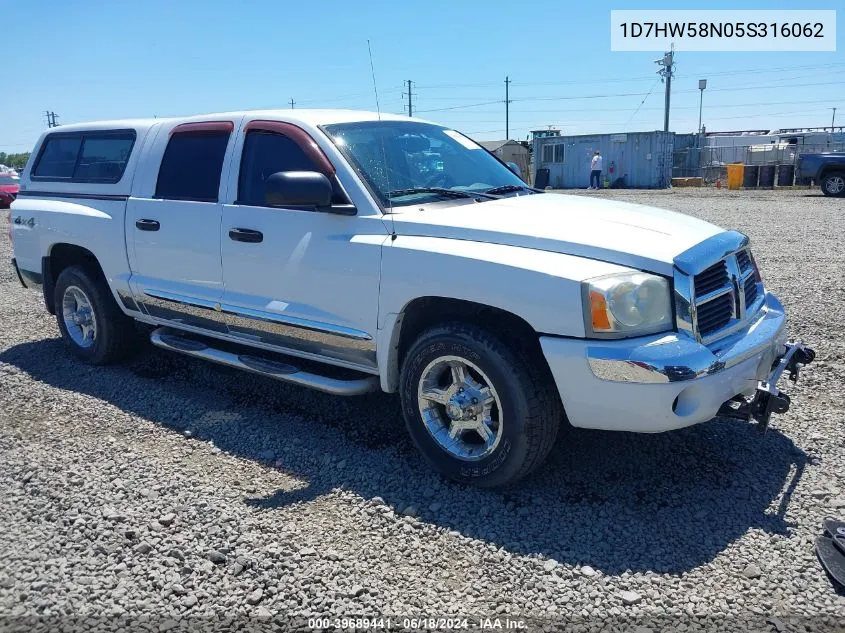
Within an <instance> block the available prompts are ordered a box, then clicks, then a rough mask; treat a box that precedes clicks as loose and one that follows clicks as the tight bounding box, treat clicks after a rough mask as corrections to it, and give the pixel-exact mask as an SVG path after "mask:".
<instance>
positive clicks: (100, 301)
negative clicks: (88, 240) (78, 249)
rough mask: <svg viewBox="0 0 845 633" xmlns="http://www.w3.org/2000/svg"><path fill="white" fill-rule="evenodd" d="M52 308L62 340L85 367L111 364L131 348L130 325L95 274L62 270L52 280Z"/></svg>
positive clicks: (78, 268)
mask: <svg viewBox="0 0 845 633" xmlns="http://www.w3.org/2000/svg"><path fill="white" fill-rule="evenodd" d="M55 306H56V321H57V322H58V325H59V330H60V331H61V333H62V338H63V339H64V341H65V343H66V344H67V346H68V347H69V348H70V350H71V352H73V353H74V355H76V356H77V357H79V358H81V359H82V360H84V361H85V362H86V363H90V364H92V365H105V364H107V363H112V362H115V361H117V360H120V359H121V358H123V357H124V356H126V354H127V353H128V352H129V351H131V350H132V349H133V348H134V346H135V343H136V341H137V334H136V332H135V326H134V322H133V320H132V319H130V318H129V317H127V316H126V315H125V314H123V312H121V311H120V308H119V307H118V306H117V303H116V302H115V300H114V298H113V297H112V295H111V292H110V291H109V288H108V286H107V285H106V282H105V279H103V278H102V275H100V274H99V273H98V271H95V270H92V269H91V268H87V267H82V266H70V267H68V268H65V269H64V270H63V271H62V272H61V273H60V274H59V278H58V279H57V280H56V289H55Z"/></svg>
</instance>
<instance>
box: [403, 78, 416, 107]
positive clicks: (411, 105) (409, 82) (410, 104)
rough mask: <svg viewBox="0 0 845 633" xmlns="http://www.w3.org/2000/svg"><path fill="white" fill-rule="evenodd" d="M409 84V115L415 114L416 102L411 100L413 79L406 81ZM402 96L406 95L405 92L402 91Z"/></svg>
mask: <svg viewBox="0 0 845 633" xmlns="http://www.w3.org/2000/svg"><path fill="white" fill-rule="evenodd" d="M405 83H406V84H408V116H414V104H413V103H412V102H411V80H410V79H409V80H408V81H406V82H405ZM402 96H403V97H404V96H405V93H404V92H403V93H402Z"/></svg>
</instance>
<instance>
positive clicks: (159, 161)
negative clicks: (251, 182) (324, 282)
mask: <svg viewBox="0 0 845 633" xmlns="http://www.w3.org/2000/svg"><path fill="white" fill-rule="evenodd" d="M239 123H240V120H239V119H237V120H236V119H222V120H216V121H202V122H192V123H184V124H181V125H176V126H170V127H169V128H168V127H163V128H162V129H160V130H159V133H158V136H157V137H156V139H155V140H154V141H153V144H152V146H151V148H150V152H149V154H148V155H147V157H146V158H145V164H146V165H147V166H148V168H147V171H146V172H145V173H144V174H142V175H141V178H140V179H139V181H138V182H136V183H135V185H136V189H137V191H133V194H134V195H133V196H131V197H130V198H129V201H128V204H127V210H126V240H127V250H128V253H129V262H130V267H131V270H132V278H131V280H132V284H131V285H132V291H133V293H134V295H135V298H136V300H137V301H138V302H139V303H140V304H141V306H142V307H143V309H144V310H145V311H146V312H147V313H148V314H149V315H151V316H154V317H156V318H159V319H164V320H167V321H171V322H173V323H174V325H185V326H193V327H199V328H203V329H213V330H220V331H226V327H225V325H220V324H219V323H218V320H215V319H213V318H209V317H210V316H211V317H213V316H214V312H215V310H216V309H218V308H219V301H220V297H221V294H222V292H223V268H222V263H221V258H220V222H221V218H222V205H221V204H220V198H221V196H222V195H223V192H224V189H225V187H226V179H225V178H223V177H222V174H223V171H224V169H225V168H226V165H227V164H228V161H229V160H230V159H231V153H232V149H233V145H234V142H233V139H234V138H235V131H236V128H237V126H238V124H239Z"/></svg>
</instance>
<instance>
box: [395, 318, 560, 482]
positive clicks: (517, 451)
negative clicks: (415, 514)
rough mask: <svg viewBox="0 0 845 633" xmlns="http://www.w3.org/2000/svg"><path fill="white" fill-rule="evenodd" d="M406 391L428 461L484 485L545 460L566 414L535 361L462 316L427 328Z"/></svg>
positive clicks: (412, 353) (409, 360) (408, 368)
mask: <svg viewBox="0 0 845 633" xmlns="http://www.w3.org/2000/svg"><path fill="white" fill-rule="evenodd" d="M535 360H536V359H535ZM400 391H401V394H400V395H401V399H402V409H403V414H404V418H405V423H406V425H407V427H408V431H409V433H410V435H411V439H412V440H413V442H414V444H415V445H416V447H417V448H418V449H419V450H420V452H421V453H422V455H423V457H424V458H425V459H426V461H428V463H429V464H431V466H432V467H433V468H434V469H435V470H437V471H438V472H440V473H441V474H443V475H444V476H446V477H449V478H450V479H454V480H456V481H459V482H461V483H467V484H473V485H476V486H480V487H488V488H489V487H497V486H504V485H506V484H509V483H513V482H515V481H517V480H519V479H521V478H522V477H524V476H525V475H527V474H529V473H530V472H531V471H532V470H534V469H535V468H537V467H538V466H539V465H540V464H542V462H543V461H544V460H545V458H546V456H547V455H548V453H549V451H550V450H551V447H552V444H553V443H554V440H555V437H556V435H557V430H558V426H559V423H560V418H561V411H560V407H559V401H558V399H557V396H556V394H555V393H554V391H553V390H552V388H551V386H550V384H549V380H547V377H546V376H545V374H544V373H543V372H542V371H540V369H539V367H538V366H537V364H536V363H532V362H531V359H529V358H528V356H527V355H525V354H522V353H519V352H517V351H514V350H512V349H511V348H510V347H508V346H507V345H506V344H505V343H503V342H502V341H501V340H500V339H499V338H498V337H497V336H496V335H495V334H493V333H491V332H489V331H487V330H485V329H482V328H479V327H476V326H472V325H468V324H464V323H449V324H445V325H442V326H437V327H434V328H431V329H429V330H427V331H425V332H423V334H422V335H421V336H420V337H419V338H418V339H417V341H416V342H415V343H414V344H413V345H412V347H411V349H410V350H409V351H408V353H407V355H406V357H405V360H404V362H403V365H402V375H401V387H400Z"/></svg>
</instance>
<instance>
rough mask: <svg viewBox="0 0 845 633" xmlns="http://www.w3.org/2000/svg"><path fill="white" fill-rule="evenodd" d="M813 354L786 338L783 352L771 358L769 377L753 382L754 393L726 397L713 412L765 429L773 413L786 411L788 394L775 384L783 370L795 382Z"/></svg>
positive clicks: (805, 347) (811, 351) (814, 356)
mask: <svg viewBox="0 0 845 633" xmlns="http://www.w3.org/2000/svg"><path fill="white" fill-rule="evenodd" d="M815 358H816V353H815V352H814V351H813V350H812V349H811V348H809V347H807V346H806V345H804V344H803V343H802V342H801V341H792V340H790V341H787V343H786V352H785V353H784V354H783V355H782V356H781V357H780V358H778V359H777V360H776V361H775V362H774V364H773V365H772V371H771V373H770V374H769V377H768V378H767V379H766V380H761V381H759V382H758V383H757V390H756V392H755V393H754V396H752V397H751V399H747V398H744V397H742V396H737V397H735V398H733V399H732V400H729V401H728V402H726V403H724V404H723V405H722V407H721V408H720V409H719V412H718V413H717V415H720V416H724V417H730V418H734V419H738V420H745V421H748V422H750V421H751V420H752V419H753V420H756V422H757V429H758V430H759V431H760V432H761V433H763V432H765V431H766V429H767V428H768V426H769V421H770V419H771V416H772V414H773V413H786V412H787V411H788V410H789V404H790V400H789V396H788V395H787V394H786V393H784V392H783V391H781V390H779V389H778V388H777V384H778V381H779V380H780V377H781V375H782V374H783V372H785V371H787V372H789V379H790V380H791V381H792V382H796V381H797V380H798V375H799V373H800V371H801V368H802V367H804V366H805V365H809V364H810V363H812V362H813V360H815ZM732 403H733V404H732ZM734 404H736V405H737V406H734Z"/></svg>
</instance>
